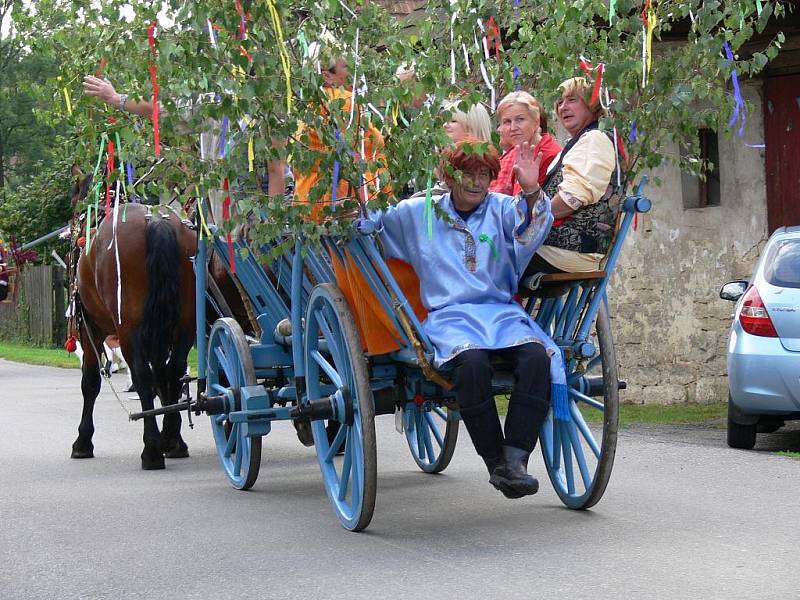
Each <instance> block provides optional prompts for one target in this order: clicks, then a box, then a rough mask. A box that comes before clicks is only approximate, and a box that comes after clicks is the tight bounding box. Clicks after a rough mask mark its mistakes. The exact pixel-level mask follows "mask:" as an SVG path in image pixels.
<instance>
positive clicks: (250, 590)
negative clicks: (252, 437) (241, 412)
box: [0, 360, 800, 600]
mask: <svg viewBox="0 0 800 600" xmlns="http://www.w3.org/2000/svg"><path fill="white" fill-rule="evenodd" d="M130 404H131V408H133V407H134V403H132V402H131V403H130ZM0 409H2V412H1V413H0V414H2V419H1V420H0V473H1V474H2V478H1V479H0V482H1V483H0V564H1V565H2V569H0V599H2V600H18V599H20V600H21V599H25V600H39V599H57V600H71V599H77V598H82V599H83V598H86V599H98V598H108V599H113V600H128V599H148V600H149V599H161V598H169V599H170V600H177V599H183V598H198V599H203V600H214V599H217V598H219V599H226V600H227V599H233V598H243V597H247V598H251V599H262V598H263V599H290V598H298V599H300V598H302V599H318V598H319V599H329V598H330V599H333V598H369V599H389V598H407V597H409V598H410V597H414V598H422V599H425V598H444V599H447V598H460V599H471V598H476V599H494V598H503V599H506V598H508V599H512V598H513V599H516V598H524V599H531V598H544V597H548V596H550V597H552V595H553V594H558V595H559V597H567V598H570V599H580V598H597V599H602V598H614V599H619V598H647V599H648V600H649V599H655V598H664V599H670V600H671V599H676V598H681V599H683V598H702V599H711V598H721V599H723V598H724V599H726V600H727V599H731V598H736V599H751V598H752V599H756V598H758V599H761V598H775V599H784V598H785V599H790V598H791V599H795V598H798V597H800V575H798V569H797V561H798V549H800V520H799V519H798V515H800V477H799V476H800V461H797V460H793V459H790V458H785V457H781V456H777V455H776V454H774V452H771V451H767V450H764V449H763V446H762V447H761V448H762V449H761V450H759V451H752V452H742V451H734V450H729V449H728V448H726V447H725V446H724V440H723V437H724V431H723V430H721V429H718V428H717V429H715V428H705V429H703V428H690V427H662V426H653V427H635V428H630V429H626V430H624V431H623V432H622V434H621V436H620V440H619V449H618V453H617V461H616V464H615V468H614V475H613V477H612V480H611V484H610V486H609V489H608V491H607V492H606V495H605V497H604V498H603V500H602V501H601V503H600V504H599V505H598V506H597V507H595V509H593V510H592V511H589V512H573V511H569V510H566V509H564V508H562V507H561V505H560V503H559V501H558V499H557V497H556V496H555V494H554V492H553V491H552V490H551V488H550V487H549V484H545V485H544V486H543V490H542V491H541V492H540V493H539V494H538V495H537V496H536V497H534V498H531V499H525V500H521V501H508V500H505V499H504V498H502V497H501V496H500V495H499V494H498V493H497V492H495V491H494V490H493V489H492V488H490V487H489V485H488V484H487V483H485V479H486V477H485V474H484V472H483V467H482V465H481V464H480V463H479V460H478V458H477V457H476V456H475V455H474V453H473V452H472V451H471V449H470V448H469V447H468V445H467V444H468V441H467V440H466V439H462V440H460V442H461V443H460V448H459V449H458V451H457V453H456V457H455V458H454V460H453V463H452V464H451V466H450V468H449V469H448V470H447V471H446V472H445V473H444V474H443V475H440V476H429V475H425V474H422V473H420V472H419V471H417V469H416V466H415V465H414V463H413V462H412V460H411V458H410V456H409V455H408V452H407V449H406V447H405V441H404V439H403V438H402V437H401V436H399V435H397V434H396V433H395V432H394V429H393V422H392V419H391V417H382V418H380V419H379V420H378V421H377V422H378V441H379V462H378V464H379V484H378V503H377V507H376V513H375V518H374V519H373V521H372V525H371V526H370V528H369V529H368V530H367V531H366V532H364V533H360V534H352V533H348V532H346V531H344V530H343V529H342V528H341V527H340V526H339V525H338V522H337V521H336V520H335V518H334V517H333V515H332V513H331V511H330V509H329V506H328V501H327V498H326V497H325V494H324V491H323V489H322V485H321V481H320V476H319V472H318V468H317V465H316V462H315V458H314V454H313V450H312V449H308V448H303V447H302V446H300V444H299V443H298V442H297V441H296V439H295V438H294V435H293V433H292V431H291V429H290V426H289V425H288V424H283V423H281V424H278V425H277V426H276V427H275V430H274V432H273V433H272V434H270V436H269V437H268V438H267V440H266V441H265V445H264V456H265V457H264V464H263V466H262V470H261V476H260V478H259V481H258V482H257V484H256V486H255V488H254V489H253V490H252V491H250V492H238V491H235V490H233V489H231V488H230V487H228V485H227V483H226V481H225V480H224V478H223V475H222V472H221V470H220V468H219V466H218V464H217V459H216V455H215V451H214V448H213V445H212V442H211V434H210V431H209V427H208V424H207V422H206V420H205V419H202V420H201V421H200V422H199V423H198V425H197V426H196V427H195V429H194V430H193V431H189V432H187V434H186V440H187V443H188V444H189V447H190V451H191V453H192V456H191V458H189V459H184V460H172V461H169V462H168V466H167V470H165V471H159V472H144V471H141V470H140V469H139V453H140V452H141V446H140V444H141V426H140V425H139V424H129V423H128V422H127V421H126V418H125V415H124V413H123V412H122V410H121V409H120V407H119V405H117V404H116V402H115V401H114V399H113V396H111V394H110V393H109V392H105V391H104V392H103V394H102V395H101V397H100V399H99V400H98V406H97V410H96V421H95V422H96V427H97V433H96V436H95V454H96V456H97V458H95V459H94V460H84V461H77V460H70V459H69V458H68V456H69V449H70V445H71V443H72V441H73V439H74V436H75V431H76V426H77V423H78V415H79V412H80V396H79V374H78V372H77V371H74V370H60V369H51V368H43V367H30V366H23V365H17V364H14V363H10V362H6V361H2V360H0ZM762 437H764V436H762ZM464 438H466V436H464ZM770 444H772V446H771V449H776V448H787V449H793V450H800V428H798V427H795V428H793V430H792V431H790V432H788V433H784V434H776V435H774V436H771V439H770ZM534 469H535V470H536V471H537V472H538V473H539V474H542V473H543V467H542V464H541V458H540V457H539V456H538V455H537V458H536V461H535V464H534Z"/></svg>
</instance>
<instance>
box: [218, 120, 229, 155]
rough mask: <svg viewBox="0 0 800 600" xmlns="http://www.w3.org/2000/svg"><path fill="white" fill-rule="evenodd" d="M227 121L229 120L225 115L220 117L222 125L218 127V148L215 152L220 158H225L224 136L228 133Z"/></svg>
mask: <svg viewBox="0 0 800 600" xmlns="http://www.w3.org/2000/svg"><path fill="white" fill-rule="evenodd" d="M229 123H230V122H229V121H228V116H227V115H225V116H224V117H222V127H221V128H220V132H219V150H218V151H217V154H218V155H219V157H220V158H225V150H226V147H225V138H226V137H227V135H228V125H229Z"/></svg>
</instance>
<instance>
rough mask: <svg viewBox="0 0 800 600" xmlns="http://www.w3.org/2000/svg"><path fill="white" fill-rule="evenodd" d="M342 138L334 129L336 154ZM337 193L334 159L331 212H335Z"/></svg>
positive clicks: (337, 183)
mask: <svg viewBox="0 0 800 600" xmlns="http://www.w3.org/2000/svg"><path fill="white" fill-rule="evenodd" d="M341 141H342V136H341V134H340V133H339V130H338V129H336V153H337V154H338V153H339V147H340V146H341ZM338 191H339V159H338V158H335V159H334V160H333V182H332V189H331V210H336V200H337V192H338Z"/></svg>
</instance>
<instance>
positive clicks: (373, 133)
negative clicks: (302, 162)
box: [294, 88, 427, 354]
mask: <svg viewBox="0 0 800 600" xmlns="http://www.w3.org/2000/svg"><path fill="white" fill-rule="evenodd" d="M324 91H325V95H326V96H327V97H328V100H329V102H333V101H336V100H343V104H342V107H341V113H340V114H341V116H340V118H338V119H335V120H336V122H337V127H338V128H339V131H341V132H345V131H346V130H347V121H348V119H349V116H350V110H351V106H352V102H353V93H352V92H351V91H350V90H346V89H344V88H324ZM322 115H323V116H331V111H330V110H329V109H328V108H327V107H323V108H322ZM353 126H355V127H361V122H360V114H359V110H358V106H356V109H355V117H354V119H353ZM304 134H307V136H308V145H309V147H310V148H311V149H312V150H315V151H318V152H320V151H322V152H324V151H326V150H328V151H330V149H329V148H327V147H326V146H324V145H323V143H322V141H321V140H320V137H319V134H318V133H317V131H316V130H314V129H313V128H311V127H309V126H307V125H306V124H304V123H301V124H300V128H299V131H298V138H300V139H302V136H303V135H304ZM363 140H364V145H363V154H364V157H365V158H366V159H367V160H369V161H370V162H374V161H376V160H382V159H384V155H383V146H384V142H383V136H382V135H381V132H380V131H379V130H378V129H377V128H375V127H374V126H373V125H372V124H371V123H370V124H368V125H367V126H366V127H364V133H363ZM355 151H356V152H357V153H359V154H361V152H362V148H356V149H355ZM294 176H295V200H294V201H295V203H297V204H308V203H309V202H310V201H311V191H312V190H313V189H314V188H315V187H316V186H318V185H322V186H325V187H330V185H331V184H329V183H328V181H327V178H326V180H324V181H320V180H321V179H322V178H321V174H320V163H319V161H317V162H316V163H315V165H314V166H313V167H312V168H311V169H310V170H309V171H308V172H306V173H300V172H298V171H297V170H295V173H294ZM364 179H365V182H366V183H365V184H364V186H362V187H361V188H359V189H355V188H354V186H353V185H352V184H351V183H350V182H349V181H348V180H347V178H346V177H341V178H340V179H339V182H338V185H337V189H336V197H337V200H343V199H345V198H355V197H356V194H358V195H359V198H360V199H361V200H362V202H363V201H366V202H369V201H370V200H371V199H374V198H375V197H376V196H377V193H378V191H379V190H382V191H383V192H384V193H391V186H390V185H389V176H388V173H387V172H385V171H384V172H368V173H366V174H365V175H364ZM379 186H381V187H380V188H379ZM365 188H366V189H365ZM365 195H366V198H365V197H364V196H365ZM331 199H332V196H331V192H330V190H328V191H326V192H325V194H324V195H323V196H322V198H321V200H320V201H318V202H317V203H316V204H315V205H314V206H313V207H312V209H311V218H312V219H314V220H315V221H319V220H321V219H322V215H321V211H322V207H323V206H329V205H330V202H331ZM332 258H333V267H334V272H335V273H336V283H337V285H338V286H339V288H340V289H341V290H342V293H343V294H344V296H345V298H346V299H347V302H348V304H349V305H350V308H351V309H352V311H353V316H354V317H355V319H356V325H357V326H358V330H359V333H360V334H361V341H362V343H363V344H364V349H365V350H366V351H367V353H368V354H386V353H388V352H392V351H394V350H398V349H399V348H400V342H399V334H398V332H397V331H396V329H395V327H394V324H393V323H392V322H391V320H390V319H389V318H388V316H387V315H386V312H385V311H384V309H383V307H382V306H381V304H380V302H379V301H378V299H377V298H376V297H375V295H374V294H373V293H372V290H371V288H370V287H369V283H368V282H367V279H366V278H365V277H364V275H363V274H362V273H361V271H360V270H359V268H358V267H357V266H356V264H355V263H354V261H353V259H352V258H351V257H350V256H349V255H348V256H347V261H346V264H344V263H342V262H341V261H339V260H338V259H337V258H336V257H335V256H333V257H332ZM387 265H388V266H389V269H390V270H391V271H392V274H393V275H394V278H395V280H396V281H397V284H398V285H399V286H400V288H401V289H402V290H403V293H404V294H405V295H406V297H407V298H408V300H409V302H410V304H411V306H412V307H413V309H414V312H415V313H416V314H417V317H418V318H419V319H420V320H424V319H425V317H426V316H427V311H426V310H425V308H424V307H423V306H422V302H421V301H420V298H419V279H418V278H417V275H416V273H415V272H414V269H413V268H412V267H411V265H409V264H408V263H405V262H403V261H400V260H396V259H393V260H389V261H387Z"/></svg>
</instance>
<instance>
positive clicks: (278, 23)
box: [267, 0, 292, 113]
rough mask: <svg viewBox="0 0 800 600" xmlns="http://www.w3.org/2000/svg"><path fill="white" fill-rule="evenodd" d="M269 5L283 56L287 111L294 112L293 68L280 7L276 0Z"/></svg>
mask: <svg viewBox="0 0 800 600" xmlns="http://www.w3.org/2000/svg"><path fill="white" fill-rule="evenodd" d="M267 6H268V7H269V14H270V17H272V26H273V28H274V29H275V34H276V35H277V37H278V51H279V54H280V57H281V67H282V68H283V75H284V77H285V78H286V112H287V113H291V112H292V75H291V68H290V67H289V55H288V53H287V52H286V44H285V42H284V41H283V29H281V20H280V16H279V15H278V9H277V8H275V0H267Z"/></svg>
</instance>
